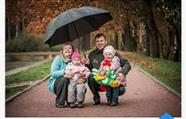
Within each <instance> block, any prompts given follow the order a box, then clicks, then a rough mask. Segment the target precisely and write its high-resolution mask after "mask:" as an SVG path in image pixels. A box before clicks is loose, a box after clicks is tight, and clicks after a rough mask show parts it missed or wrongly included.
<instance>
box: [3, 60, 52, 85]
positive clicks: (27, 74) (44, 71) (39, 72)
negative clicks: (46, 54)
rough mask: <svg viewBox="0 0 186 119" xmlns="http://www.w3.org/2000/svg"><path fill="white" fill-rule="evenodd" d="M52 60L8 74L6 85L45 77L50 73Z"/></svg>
mask: <svg viewBox="0 0 186 119" xmlns="http://www.w3.org/2000/svg"><path fill="white" fill-rule="evenodd" d="M50 67H51V61H50V62H48V63H44V64H41V65H39V66H36V67H33V68H31V69H28V70H26V71H23V72H19V73H17V74H14V75H11V76H6V85H7V84H12V83H20V82H24V81H36V80H39V79H42V78H44V77H45V76H47V75H48V74H49V73H50Z"/></svg>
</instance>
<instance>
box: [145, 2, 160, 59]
mask: <svg viewBox="0 0 186 119" xmlns="http://www.w3.org/2000/svg"><path fill="white" fill-rule="evenodd" d="M146 3H147V4H146V7H147V9H149V11H147V15H146V18H145V20H146V25H147V34H148V38H149V45H150V47H149V48H150V56H151V57H154V58H158V57H159V56H160V55H159V43H158V36H157V29H156V26H155V22H154V19H153V12H152V5H151V1H146Z"/></svg>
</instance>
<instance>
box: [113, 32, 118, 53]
mask: <svg viewBox="0 0 186 119" xmlns="http://www.w3.org/2000/svg"><path fill="white" fill-rule="evenodd" d="M114 36H115V37H114V46H115V48H116V49H118V32H117V31H114Z"/></svg>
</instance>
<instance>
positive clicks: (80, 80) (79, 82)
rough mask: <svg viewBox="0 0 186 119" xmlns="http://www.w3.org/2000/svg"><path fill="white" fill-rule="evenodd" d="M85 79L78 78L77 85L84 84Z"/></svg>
mask: <svg viewBox="0 0 186 119" xmlns="http://www.w3.org/2000/svg"><path fill="white" fill-rule="evenodd" d="M85 81H86V79H83V78H80V79H79V80H77V81H76V83H77V84H81V83H85Z"/></svg>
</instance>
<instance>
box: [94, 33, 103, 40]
mask: <svg viewBox="0 0 186 119" xmlns="http://www.w3.org/2000/svg"><path fill="white" fill-rule="evenodd" d="M100 37H104V39H105V40H106V36H105V35H104V34H103V33H98V34H97V35H96V36H95V39H98V38H100Z"/></svg>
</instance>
